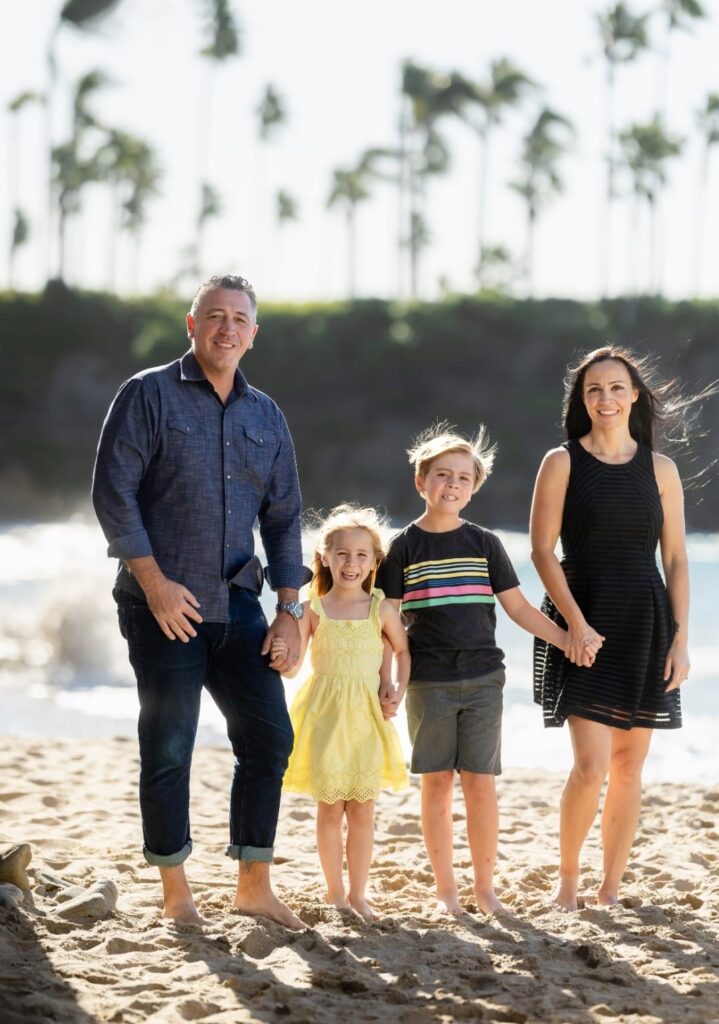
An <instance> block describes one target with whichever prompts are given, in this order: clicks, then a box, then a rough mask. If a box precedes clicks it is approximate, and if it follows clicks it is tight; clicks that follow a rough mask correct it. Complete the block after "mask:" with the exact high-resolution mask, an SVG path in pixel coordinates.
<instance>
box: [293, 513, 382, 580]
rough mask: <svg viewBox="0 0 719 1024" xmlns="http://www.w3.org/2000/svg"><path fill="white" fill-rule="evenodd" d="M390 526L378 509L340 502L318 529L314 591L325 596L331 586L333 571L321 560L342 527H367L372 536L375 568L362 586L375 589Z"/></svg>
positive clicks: (313, 556) (314, 558) (346, 528)
mask: <svg viewBox="0 0 719 1024" xmlns="http://www.w3.org/2000/svg"><path fill="white" fill-rule="evenodd" d="M386 529H387V526H386V523H385V522H384V520H383V519H382V518H381V516H380V515H379V513H378V512H377V511H376V510H375V509H373V508H363V507H362V506H360V505H352V504H345V505H337V507H336V508H333V509H332V511H331V512H330V513H329V515H328V516H327V518H326V519H325V520H324V521H323V522H322V524H321V525H320V527H319V530H318V533H317V540H316V542H315V550H314V553H313V555H312V586H311V590H312V593H313V594H316V595H317V596H318V597H323V596H324V595H325V594H328V593H329V592H330V590H331V589H332V573H331V572H330V570H329V566H327V565H323V564H322V558H323V556H324V555H326V554H327V552H328V551H329V550H330V548H331V547H332V539H333V538H334V536H335V534H337V533H339V532H340V530H366V531H367V533H368V534H369V535H370V537H371V538H372V553H373V555H374V561H375V564H374V568H373V569H372V571H371V572H370V574H369V576H368V577H367V579H366V580H364V581H363V583H362V587H363V588H364V590H366V591H367V593H368V594H371V593H372V587H373V586H374V579H375V575H376V574H377V567H378V565H379V563H380V562H381V561H382V559H383V558H384V556H385V553H386V547H385V541H384V533H385V530H386Z"/></svg>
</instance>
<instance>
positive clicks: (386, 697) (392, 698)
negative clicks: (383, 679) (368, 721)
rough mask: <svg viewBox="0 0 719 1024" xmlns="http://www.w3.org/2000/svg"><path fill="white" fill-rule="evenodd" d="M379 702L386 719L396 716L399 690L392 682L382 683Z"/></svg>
mask: <svg viewBox="0 0 719 1024" xmlns="http://www.w3.org/2000/svg"><path fill="white" fill-rule="evenodd" d="M379 702H380V706H381V708H382V717H383V718H384V719H385V721H387V720H388V719H390V718H394V716H395V715H396V714H397V691H396V690H395V688H394V686H393V685H392V683H380V687H379Z"/></svg>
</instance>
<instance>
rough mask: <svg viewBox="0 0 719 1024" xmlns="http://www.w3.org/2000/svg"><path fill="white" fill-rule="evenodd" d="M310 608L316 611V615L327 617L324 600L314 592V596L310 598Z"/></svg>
mask: <svg viewBox="0 0 719 1024" xmlns="http://www.w3.org/2000/svg"><path fill="white" fill-rule="evenodd" d="M310 608H311V609H312V611H313V612H314V613H315V615H319V617H320V618H321V619H326V618H327V614H326V612H325V610H324V608H323V607H322V602H321V601H320V599H319V596H318V595H317V594H313V595H312V597H311V598H310Z"/></svg>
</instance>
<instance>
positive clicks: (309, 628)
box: [270, 601, 317, 679]
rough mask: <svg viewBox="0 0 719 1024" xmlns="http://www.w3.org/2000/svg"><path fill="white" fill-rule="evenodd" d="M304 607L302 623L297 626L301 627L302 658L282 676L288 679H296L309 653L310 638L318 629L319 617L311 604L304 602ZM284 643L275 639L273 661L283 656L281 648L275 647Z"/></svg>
mask: <svg viewBox="0 0 719 1024" xmlns="http://www.w3.org/2000/svg"><path fill="white" fill-rule="evenodd" d="M302 607H303V608H304V610H305V612H304V615H303V616H302V618H301V619H300V621H299V622H298V623H297V625H298V626H299V627H300V656H299V658H298V659H297V662H296V664H295V665H294V666H293V667H292V668H291V669H288V670H287V671H286V672H283V673H282V675H283V676H285V677H286V678H287V679H294V677H295V676H296V675H297V673H298V672H299V670H300V669H301V668H302V662H303V661H304V660H305V654H306V653H307V645H308V644H309V642H310V637H311V636H312V634H313V633H314V631H315V629H316V628H317V616H316V615H315V613H314V612H313V611H312V609H311V608H310V602H309V601H303V602H302ZM282 643H285V641H283V640H282V639H281V638H280V637H273V639H272V648H271V650H270V656H271V657H272V659H273V660H274V658H275V654H278V655H281V654H282V649H281V648H280V649H277V650H276V648H275V645H276V644H282ZM285 653H286V651H285Z"/></svg>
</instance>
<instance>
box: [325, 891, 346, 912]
mask: <svg viewBox="0 0 719 1024" xmlns="http://www.w3.org/2000/svg"><path fill="white" fill-rule="evenodd" d="M325 903H326V904H327V905H328V906H330V907H337V909H338V910H349V908H350V902H349V900H348V899H347V893H346V892H342V891H341V890H340V892H327V894H326V895H325Z"/></svg>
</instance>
